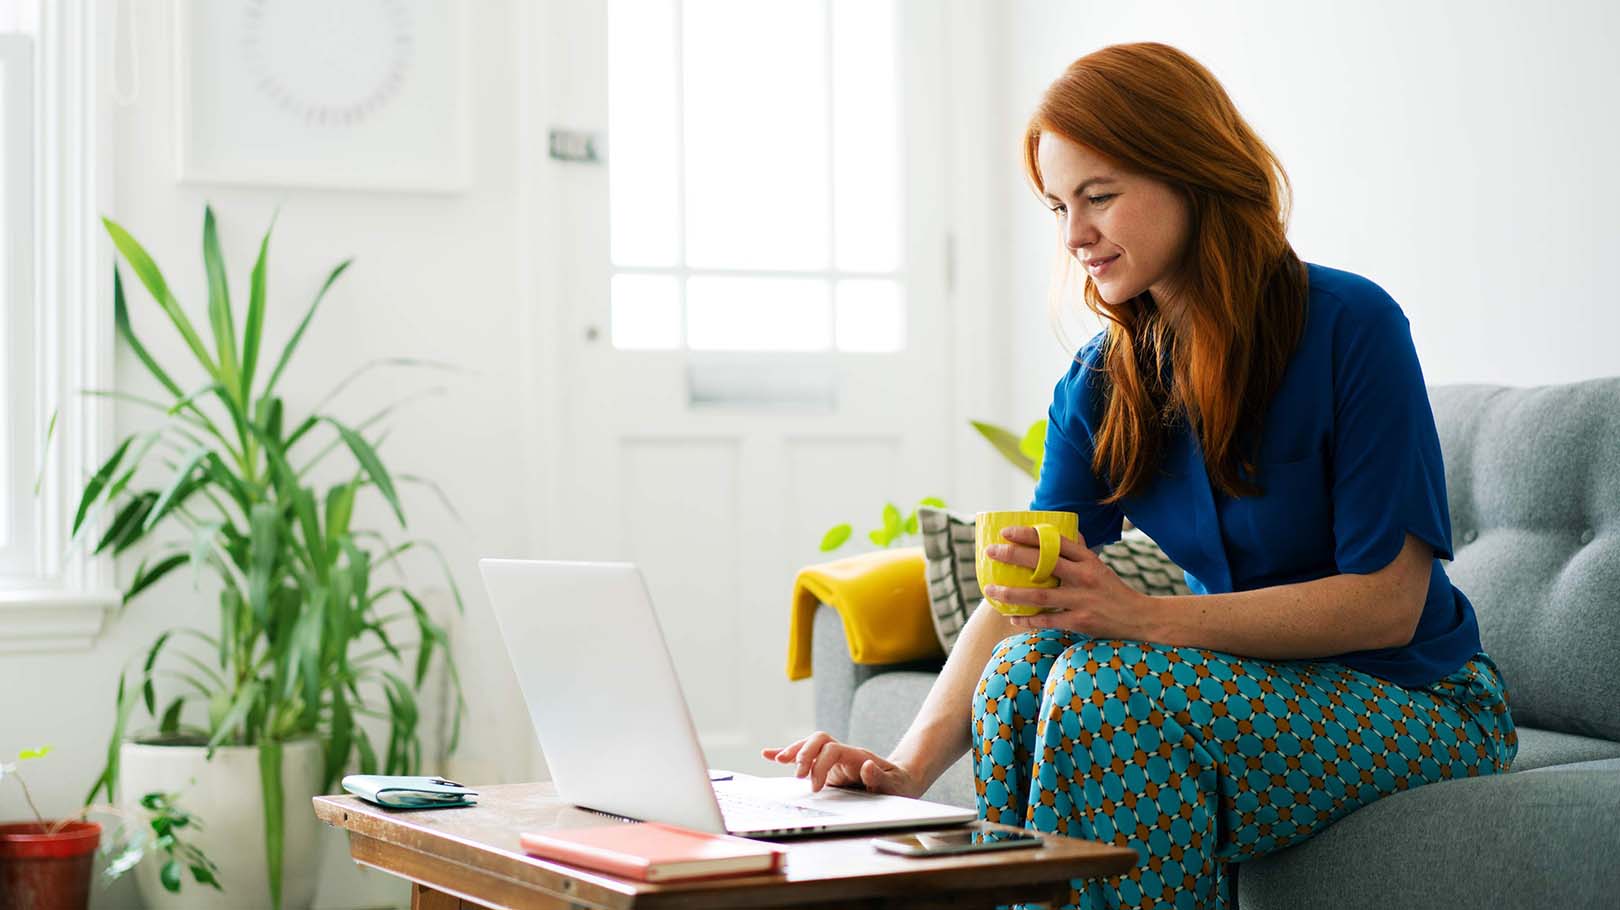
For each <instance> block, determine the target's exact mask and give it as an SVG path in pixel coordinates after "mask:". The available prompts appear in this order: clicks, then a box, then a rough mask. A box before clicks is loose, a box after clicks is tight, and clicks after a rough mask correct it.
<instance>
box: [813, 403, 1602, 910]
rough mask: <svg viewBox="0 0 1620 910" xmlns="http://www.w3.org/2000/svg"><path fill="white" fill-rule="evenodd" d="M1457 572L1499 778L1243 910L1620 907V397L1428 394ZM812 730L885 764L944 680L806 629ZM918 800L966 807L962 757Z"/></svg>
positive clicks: (1273, 863)
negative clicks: (1492, 700)
mask: <svg viewBox="0 0 1620 910" xmlns="http://www.w3.org/2000/svg"><path fill="white" fill-rule="evenodd" d="M1429 391H1430V400H1431V401H1432V403H1433V406H1434V412H1435V420H1436V423H1437V424H1438V426H1439V430H1440V442H1441V447H1442V449H1443V450H1444V453H1445V458H1446V487H1447V492H1448V494H1449V496H1450V507H1451V520H1452V539H1453V546H1454V550H1455V555H1456V560H1455V561H1454V562H1453V563H1451V564H1449V565H1448V567H1447V571H1448V572H1449V574H1450V576H1451V578H1452V580H1453V581H1454V582H1455V583H1456V585H1457V586H1458V588H1460V589H1461V590H1462V591H1463V592H1464V593H1465V594H1467V595H1468V597H1469V599H1470V600H1471V601H1472V602H1473V604H1474V608H1475V611H1476V612H1477V614H1478V617H1479V624H1480V634H1481V637H1482V639H1483V641H1484V645H1485V650H1486V651H1487V652H1489V653H1490V655H1491V657H1492V658H1493V659H1494V660H1495V661H1496V663H1497V666H1498V667H1499V668H1500V669H1501V671H1502V675H1503V677H1504V679H1505V680H1506V682H1507V688H1508V696H1509V700H1510V704H1511V707H1512V712H1513V718H1514V721H1515V723H1516V724H1517V726H1518V735H1519V753H1518V758H1517V760H1516V761H1515V762H1514V765H1513V768H1512V770H1511V771H1510V772H1509V773H1507V774H1502V775H1495V776H1489V777H1479V778H1463V779H1456V780H1450V781H1444V782H1440V783H1435V784H1430V785H1427V786H1423V787H1418V788H1416V789H1413V790H1407V791H1404V792H1401V793H1397V794H1394V795H1392V796H1389V797H1386V798H1384V799H1382V800H1379V801H1378V802H1375V803H1373V804H1371V805H1368V806H1364V807H1362V808H1361V809H1359V810H1357V811H1355V812H1353V813H1351V814H1350V815H1348V816H1346V817H1344V818H1343V819H1340V820H1339V821H1338V822H1336V823H1334V824H1333V825H1331V826H1329V827H1328V828H1326V829H1324V830H1323V831H1321V832H1319V833H1318V834H1317V835H1316V836H1314V837H1313V838H1311V839H1310V840H1308V841H1305V842H1303V843H1301V844H1298V845H1295V846H1294V847H1291V848H1289V849H1286V850H1282V851H1279V852H1277V853H1274V854H1272V855H1270V856H1267V857H1262V858H1260V859H1256V860H1253V861H1250V862H1247V863H1242V864H1239V865H1236V866H1234V867H1233V868H1234V869H1235V870H1236V871H1237V873H1238V874H1237V895H1238V903H1239V905H1240V906H1241V907H1242V908H1243V910H1280V908H1293V907H1319V906H1333V907H1340V908H1361V907H1365V908H1369V910H1371V908H1377V910H1391V908H1403V907H1410V908H1414V910H1418V908H1421V910H1437V908H1451V907H1455V908H1470V910H1472V908H1477V907H1531V906H1548V907H1553V906H1560V907H1615V906H1620V378H1614V379H1600V380H1592V381H1588V382H1580V383H1571V384H1567V385H1557V386H1545V387H1538V388H1506V387H1498V386H1482V385H1455V386H1435V387H1432V388H1431V389H1430V390H1429ZM812 654H813V684H814V687H815V704H816V723H817V726H818V727H819V728H820V729H823V730H826V731H827V732H829V733H831V734H832V735H833V736H835V737H837V738H839V739H841V740H844V741H847V742H851V743H855V744H857V745H862V746H865V747H867V748H870V749H872V750H874V751H878V752H880V753H887V752H888V750H890V749H892V748H893V747H894V745H895V744H896V743H897V742H898V741H899V739H900V736H901V735H902V734H903V733H904V732H905V729H906V727H907V726H908V725H909V724H910V722H911V720H912V718H913V717H915V716H916V713H917V709H918V708H919V707H920V706H921V704H922V701H923V697H924V696H925V695H926V694H927V692H928V689H929V687H930V686H931V685H932V684H933V682H934V679H935V676H936V674H937V673H938V671H939V668H940V662H938V661H922V662H918V663H912V664H904V665H890V666H857V665H855V664H853V663H851V662H850V660H849V652H848V649H847V647H846V645H845V641H844V636H843V630H842V627H841V625H840V623H839V619H838V617H837V615H836V614H835V613H834V611H833V610H832V609H830V608H828V607H826V606H825V605H823V606H821V607H819V608H818V609H817V611H816V617H815V629H814V637H813V647H812ZM926 797H927V798H929V799H934V800H938V801H940V802H945V803H951V804H954V805H960V806H966V807H972V806H973V805H974V788H973V777H972V771H971V770H970V766H969V764H968V762H967V759H966V757H964V758H963V760H962V761H959V762H957V763H956V764H955V765H954V766H952V767H951V768H950V769H949V770H948V771H947V772H946V773H945V774H944V775H943V776H941V777H940V779H939V780H938V781H936V782H935V784H934V785H933V787H932V788H931V789H930V790H929V791H928V793H927V794H926Z"/></svg>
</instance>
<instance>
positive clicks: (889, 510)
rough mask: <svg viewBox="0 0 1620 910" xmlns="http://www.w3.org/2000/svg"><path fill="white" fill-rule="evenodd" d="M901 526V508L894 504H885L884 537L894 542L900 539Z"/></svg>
mask: <svg viewBox="0 0 1620 910" xmlns="http://www.w3.org/2000/svg"><path fill="white" fill-rule="evenodd" d="M901 524H902V523H901V521H900V509H899V507H898V506H896V505H895V504H894V503H892V502H886V503H884V504H883V535H884V537H886V538H887V539H888V540H893V539H895V538H896V537H899V536H900V528H901ZM884 545H885V546H887V545H888V544H886V543H885V544H884Z"/></svg>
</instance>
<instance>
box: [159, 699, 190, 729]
mask: <svg viewBox="0 0 1620 910" xmlns="http://www.w3.org/2000/svg"><path fill="white" fill-rule="evenodd" d="M185 706H186V698H185V696H183V695H182V696H180V697H178V698H176V699H175V700H174V701H171V702H169V706H168V707H167V708H165V709H164V710H163V720H162V721H160V722H159V723H158V732H159V733H162V734H163V735H164V736H171V735H173V734H175V733H178V732H180V709H182V708H184V707H185Z"/></svg>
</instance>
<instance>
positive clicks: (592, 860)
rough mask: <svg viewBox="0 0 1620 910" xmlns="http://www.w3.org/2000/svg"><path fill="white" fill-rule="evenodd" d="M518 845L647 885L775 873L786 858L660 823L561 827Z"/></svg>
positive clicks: (766, 847)
mask: <svg viewBox="0 0 1620 910" xmlns="http://www.w3.org/2000/svg"><path fill="white" fill-rule="evenodd" d="M519 840H520V841H521V842H522V844H523V849H524V851H525V852H527V853H529V854H530V855H532V856H538V857H541V858H543V859H554V860H559V861H561V862H565V863H568V864H570V865H574V866H584V867H585V868H587V869H597V870H600V871H602V872H607V873H609V874H611V875H617V876H619V877H621V878H633V879H638V880H640V881H646V882H668V881H677V880H680V879H689V878H710V877H714V876H721V875H746V874H749V873H762V872H775V871H776V870H778V869H780V868H781V866H782V857H783V855H784V854H785V851H784V850H782V849H781V848H779V847H775V846H773V845H771V844H767V843H761V842H759V841H752V840H747V839H745V838H741V837H732V836H730V835H727V834H706V833H704V832H702V831H694V830H692V829H691V828H682V827H680V826H678V825H666V824H663V823H661V822H630V823H623V822H619V823H614V824H611V825H592V826H590V827H588V828H560V829H557V830H555V831H547V832H545V833H544V834H529V833H525V834H523V835H522V836H521V837H520V838H519Z"/></svg>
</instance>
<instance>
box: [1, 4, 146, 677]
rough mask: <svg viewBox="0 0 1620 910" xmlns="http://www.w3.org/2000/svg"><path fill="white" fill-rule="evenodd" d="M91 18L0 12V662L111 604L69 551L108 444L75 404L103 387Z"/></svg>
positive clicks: (102, 270)
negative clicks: (81, 503) (78, 510)
mask: <svg viewBox="0 0 1620 910" xmlns="http://www.w3.org/2000/svg"><path fill="white" fill-rule="evenodd" d="M96 6H97V3H96V0H48V2H42V0H23V2H14V3H7V4H0V304H3V306H0V361H3V362H0V652H7V651H23V650H26V651H37V650H62V649H74V648H84V647H87V646H89V644H90V643H91V642H92V641H93V640H94V639H95V636H96V634H97V633H98V632H99V630H100V627H101V623H102V619H103V617H104V615H105V612H106V611H107V610H108V609H109V608H110V607H112V606H113V605H115V604H116V603H117V602H118V596H117V593H116V591H115V590H114V589H113V586H112V582H113V578H112V567H111V564H110V560H108V559H104V558H96V557H92V556H90V555H89V553H88V550H89V549H90V548H88V547H69V546H68V541H69V535H70V533H71V530H72V526H73V517H74V507H75V506H76V505H77V494H78V492H79V491H80V490H82V488H83V487H82V484H83V481H84V480H85V479H87V478H88V477H90V476H91V474H92V473H94V471H95V470H96V468H97V467H98V466H99V464H100V462H101V460H102V459H103V458H105V457H106V455H107V444H108V442H109V440H110V437H111V430H112V423H111V415H110V412H109V409H108V406H107V404H106V403H105V401H104V400H103V399H100V398H95V397H92V396H89V395H84V394H81V391H82V390H86V389H105V388H108V387H109V386H110V385H111V382H110V377H111V374H112V356H111V352H112V312H111V306H110V305H109V301H110V300H111V291H112V259H111V255H110V249H109V246H108V244H107V242H106V241H104V240H103V239H102V237H103V234H102V232H101V228H100V224H99V223H98V221H97V217H98V216H99V215H100V214H102V213H103V212H105V211H106V210H107V205H106V201H107V199H108V198H109V194H108V192H107V191H108V189H109V187H108V184H107V181H106V180H105V179H102V178H101V176H100V175H101V174H102V173H103V167H104V165H105V163H106V161H108V160H109V159H107V158H104V157H102V156H104V155H106V154H107V152H106V150H105V149H104V148H103V146H104V142H103V141H98V140H103V139H104V137H105V134H106V132H108V129H107V124H108V119H109V118H108V116H107V115H108V109H107V107H106V105H105V103H104V101H103V100H102V99H103V97H104V95H103V94H98V92H97V91H96V88H97V87H98V86H101V85H103V84H104V83H103V82H102V81H101V79H100V77H101V76H102V75H104V74H103V73H102V71H101V70H100V69H98V61H99V58H98V56H97V54H96V51H97V42H96V41H95V40H94V38H95V35H96V32H95V26H96V24H97V23H98V22H99V21H100V20H98V19H97V18H96V17H95V16H93V15H92V13H93V12H94V9H95V7H96ZM106 65H109V66H110V62H109V63H108V64H106ZM98 530H99V529H98V528H89V529H87V532H88V534H89V535H92V539H94V535H95V534H96V533H97V531H98Z"/></svg>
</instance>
